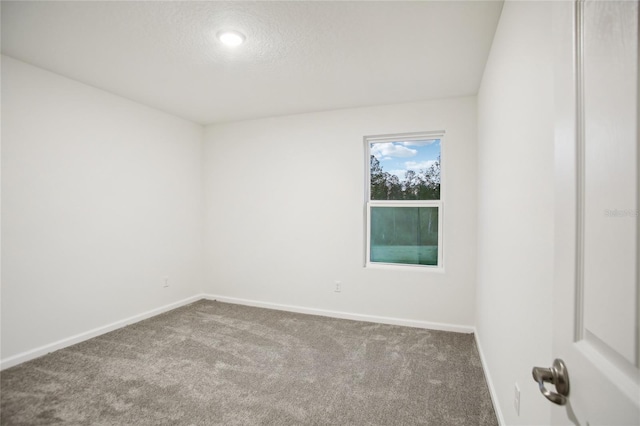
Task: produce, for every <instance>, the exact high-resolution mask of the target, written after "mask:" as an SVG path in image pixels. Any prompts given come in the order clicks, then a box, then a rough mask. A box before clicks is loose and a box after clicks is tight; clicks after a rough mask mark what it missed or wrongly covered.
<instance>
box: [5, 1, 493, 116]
mask: <svg viewBox="0 0 640 426" xmlns="http://www.w3.org/2000/svg"><path fill="white" fill-rule="evenodd" d="M1 7H2V11H1V12H2V53H3V54H5V55H8V56H11V57H14V58H16V59H20V60H22V61H25V62H28V63H31V64H33V65H36V66H39V67H42V68H45V69H48V70H51V71H54V72H56V73H59V74H62V75H64V76H67V77H70V78H73V79H76V80H78V81H81V82H83V83H86V84H90V85H92V86H95V87H98V88H101V89H104V90H107V91H110V92H112V93H115V94H118V95H120V96H123V97H126V98H129V99H133V100H135V101H138V102H140V103H143V104H146V105H149V106H152V107H155V108H158V109H161V110H164V111H167V112H170V113H172V114H175V115H177V116H180V117H184V118H187V119H190V120H193V121H195V122H198V123H202V124H209V123H214V122H221V121H231V120H242V119H249V118H257V117H265V116H274V115H283V114H296V113H302V112H310V111H321V110H329V109H338V108H346V107H356V106H366V105H379V104H389V103H399V102H410V101H418V100H426V99H435V98H442V97H453V96H466V95H473V94H476V93H477V90H478V86H479V84H480V79H481V77H482V72H483V70H484V65H485V62H486V59H487V55H488V52H489V49H490V46H491V41H492V39H493V34H494V32H495V28H496V25H497V22H498V18H499V15H500V11H501V8H502V2H499V1H488V2H485V1H446V2H445V1H441V2H437V1H421V2H153V1H147V2H137V1H132V2H110V1H107V2H89V1H86V2H82V1H81V2H23V1H19V2H6V1H3V2H2V6H1ZM220 29H236V30H239V31H241V32H243V33H244V34H246V36H247V41H246V43H245V44H244V45H242V46H241V47H239V48H236V49H229V48H226V47H224V46H221V45H220V44H219V42H218V41H217V40H216V38H215V34H216V32H217V31H219V30H220Z"/></svg>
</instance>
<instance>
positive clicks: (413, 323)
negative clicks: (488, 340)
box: [203, 294, 475, 334]
mask: <svg viewBox="0 0 640 426" xmlns="http://www.w3.org/2000/svg"><path fill="white" fill-rule="evenodd" d="M203 297H204V298H205V299H207V300H217V301H219V302H225V303H233V304H236V305H246V306H255V307H258V308H267V309H275V310H278V311H288V312H297V313H300V314H310V315H319V316H323V317H331V318H341V319H349V320H355V321H365V322H375V323H381V324H391V325H402V326H405V327H416V328H426V329H430V330H442V331H453V332H455V333H466V334H469V333H473V332H474V331H475V329H474V327H471V326H464V325H454V324H444V323H438V322H428V321H418V320H410V319H403V318H393V317H383V316H377V315H365V314H354V313H350V312H341V311H329V310H325V309H317V308H306V307H303V306H295V305H283V304H279V303H271V302H261V301H257V300H249V299H240V298H236V297H228V296H219V295H215V294H204V295H203Z"/></svg>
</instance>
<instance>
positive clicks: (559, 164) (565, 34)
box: [541, 0, 640, 426]
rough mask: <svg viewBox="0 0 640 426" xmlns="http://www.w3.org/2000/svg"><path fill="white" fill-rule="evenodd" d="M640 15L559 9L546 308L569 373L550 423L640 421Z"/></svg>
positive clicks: (611, 5)
mask: <svg viewBox="0 0 640 426" xmlns="http://www.w3.org/2000/svg"><path fill="white" fill-rule="evenodd" d="M638 17H639V11H638V2H637V1H604V0H585V1H584V2H583V1H578V2H577V3H574V2H558V3H556V4H554V21H555V22H554V31H555V34H554V37H555V40H556V41H557V43H556V49H557V51H556V56H555V58H556V60H555V68H556V69H555V78H556V80H555V83H556V88H555V94H556V108H557V109H556V167H555V170H556V180H555V183H556V188H555V192H556V212H555V227H556V228H555V234H556V240H555V243H556V244H555V248H554V250H555V253H554V257H555V263H556V264H555V287H554V299H553V301H552V302H551V301H550V303H553V308H554V325H555V330H554V336H553V344H554V345H553V350H554V357H557V358H560V359H562V360H564V363H565V365H566V368H567V371H568V376H569V395H568V399H567V401H568V402H567V404H566V405H563V406H560V405H555V404H554V405H553V408H552V420H553V424H556V425H567V424H572V423H573V424H580V425H591V426H595V425H640V373H639V371H640V370H639V369H638V367H639V364H640V361H639V358H640V347H639V342H640V335H639V330H640V322H639V319H638V318H639V317H638V306H639V304H640V303H639V300H640V299H639V297H640V291H639V284H638V264H639V263H640V261H639V257H638V252H639V251H638V241H639V240H638V200H639V199H640V197H639V196H638V187H639V185H638V164H639V162H640V161H639V158H640V157H639V155H640V154H639V149H638V135H639V130H638V113H639V111H640V109H639V107H638V105H639V104H638V102H639V98H640V97H639V95H638V93H639V92H638V90H639V88H638V20H639V19H638ZM552 361H553V360H549V366H550V365H551V363H552ZM549 366H544V367H549ZM545 386H546V388H547V389H548V390H549V391H551V392H555V387H554V385H553V384H549V383H546V384H545ZM541 397H544V396H542V395H541Z"/></svg>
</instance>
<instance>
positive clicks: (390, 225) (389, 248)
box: [370, 207, 438, 266]
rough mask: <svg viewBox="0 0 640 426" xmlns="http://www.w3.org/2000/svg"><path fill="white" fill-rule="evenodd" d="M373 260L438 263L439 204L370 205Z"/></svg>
mask: <svg viewBox="0 0 640 426" xmlns="http://www.w3.org/2000/svg"><path fill="white" fill-rule="evenodd" d="M370 244H371V259H370V260H371V262H383V263H401V264H409V265H434V266H437V265H438V207H371V242H370Z"/></svg>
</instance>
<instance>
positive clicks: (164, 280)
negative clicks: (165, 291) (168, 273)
mask: <svg viewBox="0 0 640 426" xmlns="http://www.w3.org/2000/svg"><path fill="white" fill-rule="evenodd" d="M162 282H163V284H162V287H164V288H167V287H169V277H164V278H163V279H162Z"/></svg>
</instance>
